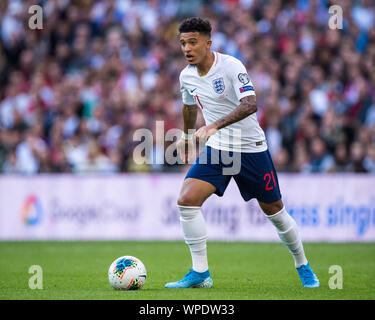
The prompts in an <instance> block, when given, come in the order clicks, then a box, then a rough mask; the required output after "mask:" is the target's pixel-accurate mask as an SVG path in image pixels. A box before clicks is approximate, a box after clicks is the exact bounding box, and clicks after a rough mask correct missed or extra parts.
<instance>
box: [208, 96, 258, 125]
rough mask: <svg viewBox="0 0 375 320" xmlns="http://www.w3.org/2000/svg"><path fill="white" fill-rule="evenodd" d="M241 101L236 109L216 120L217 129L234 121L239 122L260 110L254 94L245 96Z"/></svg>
mask: <svg viewBox="0 0 375 320" xmlns="http://www.w3.org/2000/svg"><path fill="white" fill-rule="evenodd" d="M240 101H241V103H240V105H239V106H238V107H237V108H236V109H234V110H233V111H232V112H231V113H229V114H228V115H226V116H224V117H222V118H221V119H219V120H217V121H215V124H216V125H217V129H221V128H224V127H226V126H229V125H230V124H232V123H235V122H238V121H240V120H242V119H244V118H246V117H248V116H249V115H251V114H253V113H254V112H256V111H257V110H258V107H257V104H256V98H255V96H254V95H253V96H247V97H244V98H242V99H241V100H240Z"/></svg>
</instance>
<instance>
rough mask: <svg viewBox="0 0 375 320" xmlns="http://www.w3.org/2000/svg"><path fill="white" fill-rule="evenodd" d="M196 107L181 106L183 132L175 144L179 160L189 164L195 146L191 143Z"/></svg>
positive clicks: (196, 112) (195, 119)
mask: <svg viewBox="0 0 375 320" xmlns="http://www.w3.org/2000/svg"><path fill="white" fill-rule="evenodd" d="M197 114H198V106H197V105H187V104H183V105H182V117H183V121H184V132H183V134H182V136H181V138H180V140H179V141H178V142H177V145H176V146H177V152H178V155H179V157H180V158H181V160H183V161H184V162H190V160H192V158H193V156H194V154H195V152H194V151H195V150H194V147H195V144H194V141H193V138H194V133H193V132H192V130H193V129H195V124H196V122H197Z"/></svg>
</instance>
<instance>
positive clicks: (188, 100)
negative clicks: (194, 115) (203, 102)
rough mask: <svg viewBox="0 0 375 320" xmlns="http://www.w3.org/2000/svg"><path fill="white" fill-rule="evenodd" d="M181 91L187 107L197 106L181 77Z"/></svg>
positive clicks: (183, 101)
mask: <svg viewBox="0 0 375 320" xmlns="http://www.w3.org/2000/svg"><path fill="white" fill-rule="evenodd" d="M180 91H181V96H182V103H183V104H186V105H193V104H196V103H195V100H194V98H193V96H192V95H191V94H190V93H189V91H188V89H186V88H185V87H184V83H183V81H182V80H181V76H180Z"/></svg>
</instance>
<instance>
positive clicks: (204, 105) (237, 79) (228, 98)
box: [180, 52, 267, 152]
mask: <svg viewBox="0 0 375 320" xmlns="http://www.w3.org/2000/svg"><path fill="white" fill-rule="evenodd" d="M214 55H215V60H214V63H213V64H212V66H211V69H210V70H209V71H208V73H207V74H206V75H204V76H202V77H201V76H200V75H199V74H198V71H197V67H196V66H193V65H188V66H186V67H185V69H183V70H182V71H181V74H180V90H181V94H182V101H183V103H184V104H186V105H198V107H200V108H201V110H202V113H203V117H204V120H205V122H206V125H210V124H211V123H213V122H215V121H216V120H218V119H220V118H222V117H224V116H226V115H228V114H229V113H230V112H232V111H233V110H234V109H235V108H237V107H238V106H239V104H240V99H242V98H243V97H246V96H249V95H255V91H254V87H253V84H252V82H251V80H250V78H249V76H248V74H247V71H246V68H245V66H244V65H243V64H242V62H241V61H239V60H238V59H236V58H234V57H232V56H229V55H226V54H221V53H218V52H214ZM206 145H208V146H210V147H212V148H215V149H219V150H225V151H234V152H261V151H265V150H267V143H266V137H265V134H264V132H263V130H262V128H261V127H260V126H259V123H258V120H257V117H256V113H253V114H252V115H250V116H248V117H246V118H245V119H242V120H240V121H238V122H236V123H233V124H231V125H229V126H226V127H225V128H222V129H220V130H219V131H218V132H217V133H216V134H214V135H213V136H211V137H210V138H209V139H208V141H207V143H206Z"/></svg>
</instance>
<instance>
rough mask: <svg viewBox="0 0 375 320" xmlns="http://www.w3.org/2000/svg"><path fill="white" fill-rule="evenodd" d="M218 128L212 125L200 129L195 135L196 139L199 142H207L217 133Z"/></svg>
mask: <svg viewBox="0 0 375 320" xmlns="http://www.w3.org/2000/svg"><path fill="white" fill-rule="evenodd" d="M217 131H218V130H217V128H216V127H215V126H214V125H213V124H211V125H209V126H203V127H200V128H199V129H198V130H197V132H196V133H195V135H194V136H195V139H196V140H197V141H199V140H200V141H207V140H208V139H209V138H210V137H211V136H213V135H214V134H215V133H216V132H217Z"/></svg>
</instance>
